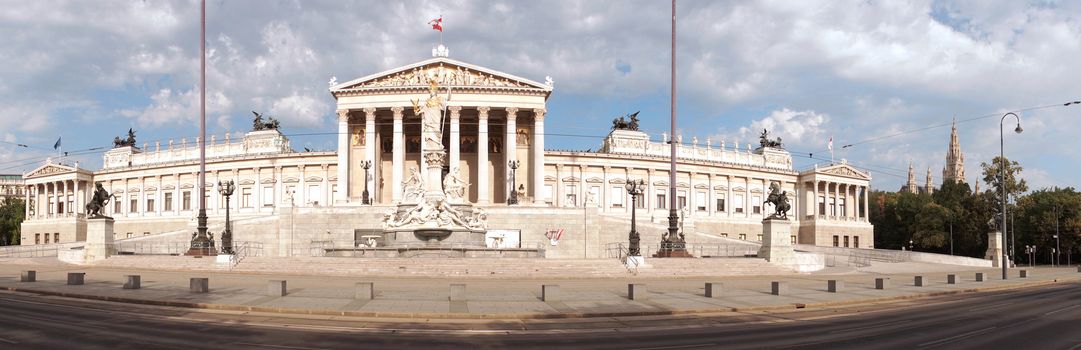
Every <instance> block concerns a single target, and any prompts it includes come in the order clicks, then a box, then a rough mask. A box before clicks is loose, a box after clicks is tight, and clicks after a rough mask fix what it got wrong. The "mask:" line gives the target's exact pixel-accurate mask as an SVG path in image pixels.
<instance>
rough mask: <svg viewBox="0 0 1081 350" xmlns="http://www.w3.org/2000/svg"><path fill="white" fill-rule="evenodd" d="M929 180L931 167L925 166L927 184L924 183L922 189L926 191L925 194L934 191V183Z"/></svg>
mask: <svg viewBox="0 0 1081 350" xmlns="http://www.w3.org/2000/svg"><path fill="white" fill-rule="evenodd" d="M931 180H932V179H931V167H927V184H926V185H924V186H925V187H924V190H925V191H927V194H933V193H935V184H934V183H932V182H931Z"/></svg>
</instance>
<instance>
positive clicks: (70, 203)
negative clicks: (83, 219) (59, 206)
mask: <svg viewBox="0 0 1081 350" xmlns="http://www.w3.org/2000/svg"><path fill="white" fill-rule="evenodd" d="M73 201H74V197H72V196H68V204H67V208H68V213H72V212H73V210H75V204H74V202H73Z"/></svg>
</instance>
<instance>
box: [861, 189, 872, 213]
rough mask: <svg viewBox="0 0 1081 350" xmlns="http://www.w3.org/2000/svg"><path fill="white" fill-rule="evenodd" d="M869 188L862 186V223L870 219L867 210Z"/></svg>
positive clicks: (869, 195)
mask: <svg viewBox="0 0 1081 350" xmlns="http://www.w3.org/2000/svg"><path fill="white" fill-rule="evenodd" d="M870 198H871V187H870V186H863V221H868V220H869V218H870V217H871V211H870V210H869V208H868V207H869V206H870V205H869V202H870V201H871V199H870Z"/></svg>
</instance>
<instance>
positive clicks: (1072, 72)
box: [0, 0, 1081, 190]
mask: <svg viewBox="0 0 1081 350" xmlns="http://www.w3.org/2000/svg"><path fill="white" fill-rule="evenodd" d="M207 12H208V14H207V31H208V33H207V47H208V50H209V52H210V55H209V58H208V65H209V68H208V78H207V85H208V97H207V103H208V113H207V123H208V132H209V133H211V134H218V135H221V134H224V133H225V132H227V131H232V132H243V131H246V130H247V128H248V127H249V126H250V115H251V113H250V111H251V110H256V111H260V112H263V113H266V114H269V115H272V116H274V117H276V118H278V119H280V120H282V125H283V131H284V132H285V133H286V134H290V135H292V136H291V138H292V140H293V146H294V148H296V149H298V150H301V149H303V148H305V147H308V148H311V149H315V150H326V149H333V148H334V147H335V144H336V141H335V136H334V135H333V133H334V132H336V127H335V117H334V100H333V98H332V97H331V96H330V94H328V93H327V91H326V89H327V82H328V81H329V80H330V78H331V77H332V76H333V77H336V78H337V80H338V81H347V80H350V79H354V78H357V77H361V76H365V75H368V74H371V73H374V72H378V71H382V70H385V69H389V68H393V67H397V66H402V65H406V64H409V63H413V62H416V61H420V60H424V59H427V58H429V57H430V50H431V47H432V46H433V45H434V44H435V43H436V42H437V41H438V32H435V31H432V30H431V29H430V27H428V26H427V25H426V24H425V23H426V22H427V21H428V20H430V19H432V18H434V17H438V16H439V15H442V16H443V17H444V27H445V30H446V31H445V33H444V40H445V42H446V44H447V46H449V47H450V49H451V58H454V59H457V60H461V61H466V62H470V63H474V64H478V65H482V66H486V67H489V68H492V69H496V70H501V71H504V72H507V73H511V74H515V75H519V76H523V77H527V78H530V79H533V80H537V81H543V80H544V77H545V76H551V77H552V78H553V79H554V80H555V92H554V93H553V95H552V97H551V98H550V99H549V112H548V119H547V122H548V128H547V129H548V131H549V133H550V134H552V135H551V136H549V137H548V138H547V142H548V146H549V147H551V148H559V149H581V150H585V149H596V148H597V147H598V146H599V145H600V142H601V138H602V137H603V136H604V135H605V134H606V133H607V131H608V127H609V125H610V120H611V119H612V118H613V117H616V116H619V115H623V114H627V113H631V112H634V111H639V110H641V111H642V113H641V114H640V116H641V119H642V128H643V130H645V131H647V132H649V133H650V134H651V135H653V137H655V138H659V137H660V133H661V132H662V131H666V130H667V128H668V127H667V125H668V108H669V106H668V98H669V95H668V88H669V85H668V81H669V80H668V79H669V75H668V69H669V66H668V64H669V53H668V52H669V44H670V42H669V35H670V32H669V30H670V28H669V25H670V22H669V3H668V2H666V1H408V2H390V1H331V0H325V1H323V0H314V1H273V0H266V1H256V0H211V1H209V2H208V4H207ZM677 17H678V18H679V24H678V26H679V27H678V43H679V47H678V65H677V77H678V80H679V84H678V86H677V89H678V93H677V97H678V101H679V104H678V111H679V128H680V132H681V133H682V134H683V135H684V141H687V142H689V140H690V139H691V137H692V136H697V137H698V138H699V139H700V142H701V143H705V141H704V140H705V139H706V138H707V137H709V138H711V139H712V140H713V141H714V144H717V143H719V141H718V140H720V139H722V138H723V139H725V140H726V141H727V142H728V143H729V144H731V143H732V142H734V141H739V142H740V143H741V144H744V145H745V144H746V143H748V142H754V141H755V139H754V138H755V137H756V135H757V133H758V132H759V130H761V129H762V128H767V129H770V130H771V131H772V132H773V133H774V134H775V135H777V136H780V137H782V138H784V140H785V141H786V146H787V147H788V149H789V150H790V151H792V153H793V154H794V156H795V157H794V158H795V165H796V168H797V169H806V168H809V167H812V166H813V165H814V164H815V163H825V162H827V161H828V158H829V155H828V152H827V151H826V140H827V139H828V138H829V137H830V136H832V137H833V138H834V142H835V146H836V148H837V152H836V154H835V157H836V158H838V159H839V158H845V159H847V160H848V161H849V162H850V163H852V164H854V165H856V166H859V167H863V168H865V169H868V170H869V171H870V172H871V174H872V176H873V177H874V180H873V182H872V185H873V186H875V187H877V188H882V189H889V190H893V189H896V188H897V187H899V186H900V185H901V184H902V183H903V182H904V181H905V175H906V172H907V169H908V165H909V164H910V163H911V164H912V165H913V166H914V167H915V168H916V169H917V171H916V173H917V178H918V179H919V181H920V182H921V184H922V182H923V178H924V175H925V173H926V171H927V168H928V167H930V168H931V169H932V174H933V175H934V178H935V181H936V183H937V182H938V181H941V168H942V166H943V165H944V164H943V163H944V158H945V152H946V146H947V141H948V135H949V126H948V125H949V123H950V121H951V120H952V119H953V118H957V120H958V122H959V123H958V127H959V130H960V137H961V141H962V148H963V149H964V151H965V153H966V154H965V155H966V168H967V169H966V172H967V173H968V175H969V181H970V182H971V181H976V176H977V174H978V172H979V163H980V162H985V161H988V160H989V159H990V158H991V157H993V156H994V155H996V154H997V153H998V133H997V132H996V131H997V130H995V128H994V126H995V123H994V122H995V121H997V119H998V116H1001V115H1002V114H1003V113H1004V112H1006V111H1012V110H1018V109H1024V108H1028V107H1038V106H1046V107H1045V108H1039V109H1031V110H1025V111H1023V112H1022V113H1021V115H1022V124H1023V126H1024V127H1025V130H1026V131H1025V133H1023V134H1021V135H1007V140H1006V147H1007V148H1006V152H1007V156H1008V157H1010V158H1011V159H1015V160H1018V161H1020V162H1021V163H1022V165H1023V166H1024V168H1025V172H1024V173H1023V175H1022V176H1023V177H1024V178H1026V179H1027V180H1028V181H1030V183H1031V184H1032V185H1033V186H1032V187H1033V188H1040V187H1044V186H1053V185H1058V186H1072V185H1075V184H1076V183H1078V180H1081V176H1079V175H1077V174H1079V170H1081V169H1078V167H1079V166H1078V164H1081V162H1079V160H1081V159H1078V157H1079V155H1078V154H1077V153H1076V152H1070V151H1066V150H1071V149H1075V148H1078V147H1081V140H1079V139H1078V138H1077V137H1075V135H1076V134H1077V133H1078V132H1079V131H1081V130H1079V129H1081V127H1079V126H1078V125H1081V123H1078V122H1077V118H1078V117H1079V116H1081V106H1070V107H1063V106H1062V104H1063V103H1065V102H1068V101H1074V100H1079V99H1081V86H1079V85H1078V82H1077V77H1078V76H1081V73H1079V69H1078V68H1079V67H1078V63H1077V62H1078V57H1081V2H1076V1H1066V2H1057V1H1032V2H1025V1H971V2H969V1H958V2H953V1H903V2H902V1H798V2H791V1H730V2H726V1H705V0H699V1H695V0H683V1H680V2H679V8H678V11H677ZM198 20H199V11H198V2H197V1H159V0H145V1H98V2H86V1H35V2H17V3H12V4H9V5H7V6H3V7H2V8H0V30H2V31H3V32H4V33H7V35H4V36H3V37H0V61H2V62H5V64H4V65H0V173H19V172H24V171H27V170H30V169H32V168H34V167H36V166H37V165H40V164H41V162H42V161H43V160H44V159H45V157H48V156H49V155H51V154H53V152H52V145H53V143H54V142H55V141H56V138H57V137H59V136H60V135H63V140H64V141H63V144H64V150H66V151H69V152H73V153H78V154H79V155H75V156H70V157H69V161H73V160H79V161H80V162H81V166H83V167H86V168H90V169H96V168H98V167H100V164H101V153H100V151H99V150H95V151H85V150H88V149H91V148H97V147H109V146H110V145H111V140H112V138H113V136H117V135H121V134H123V133H124V132H126V130H127V129H128V128H129V127H130V128H134V129H136V130H137V131H138V138H139V143H140V144H142V143H143V142H148V143H150V144H151V145H152V144H153V142H154V141H155V140H161V141H162V143H163V144H165V143H166V142H167V140H168V139H176V140H179V139H180V138H184V137H186V138H188V140H189V142H191V141H192V140H193V139H194V136H195V135H196V134H197V133H198V89H197V85H196V84H197V82H198V72H199V71H198V68H199V46H198V35H199V22H198ZM18 144H25V145H27V146H29V147H20V146H17V145H18ZM847 144H853V146H852V147H849V148H845V149H841V146H843V145H847ZM811 153H813V154H814V158H816V159H813V158H810V157H808V156H809V154H811Z"/></svg>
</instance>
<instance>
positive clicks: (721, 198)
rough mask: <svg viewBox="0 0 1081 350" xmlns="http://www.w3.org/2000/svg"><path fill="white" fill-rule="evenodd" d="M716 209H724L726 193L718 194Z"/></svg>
mask: <svg viewBox="0 0 1081 350" xmlns="http://www.w3.org/2000/svg"><path fill="white" fill-rule="evenodd" d="M714 210H716V211H724V195H723V194H720V193H718V194H717V209H714Z"/></svg>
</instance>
